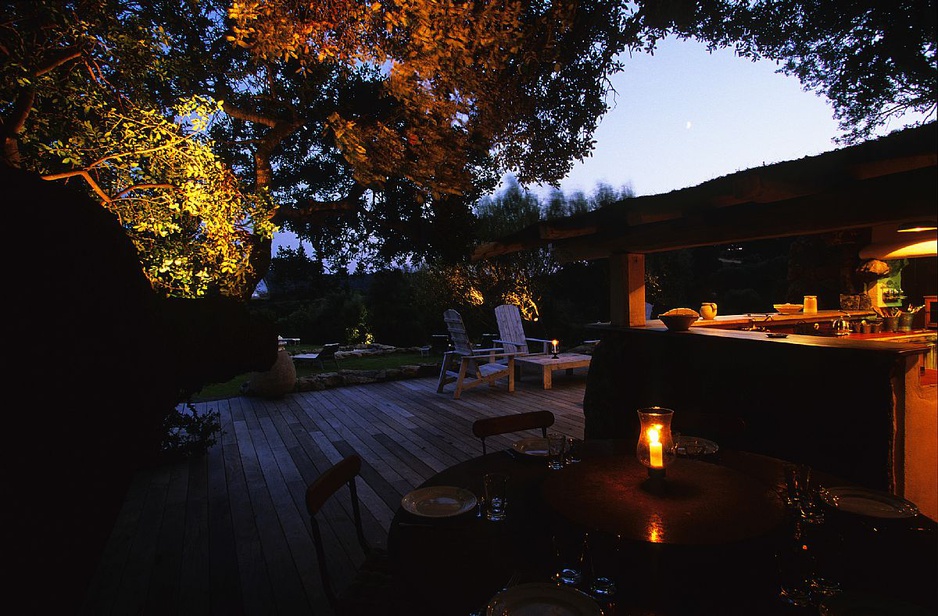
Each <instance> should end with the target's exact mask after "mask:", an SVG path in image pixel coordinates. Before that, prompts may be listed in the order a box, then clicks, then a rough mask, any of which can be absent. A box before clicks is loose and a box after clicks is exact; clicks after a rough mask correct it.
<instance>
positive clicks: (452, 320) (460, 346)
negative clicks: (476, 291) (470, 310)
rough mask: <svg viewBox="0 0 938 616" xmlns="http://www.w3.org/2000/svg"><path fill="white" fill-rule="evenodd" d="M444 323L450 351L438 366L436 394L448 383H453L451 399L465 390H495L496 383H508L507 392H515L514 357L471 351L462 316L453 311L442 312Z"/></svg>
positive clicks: (499, 352)
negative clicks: (487, 386)
mask: <svg viewBox="0 0 938 616" xmlns="http://www.w3.org/2000/svg"><path fill="white" fill-rule="evenodd" d="M443 321H445V322H446V329H447V330H448V331H449V336H450V339H451V340H452V342H453V350H452V351H447V352H445V353H444V354H443V363H442V365H441V366H440V381H439V384H438V385H437V388H436V391H437V393H441V392H442V391H443V387H444V386H446V385H447V384H448V383H452V382H454V381H455V382H456V391H455V392H454V393H453V398H454V399H457V400H458V399H459V395H460V394H461V393H462V392H463V391H465V390H466V389H471V388H473V387H476V386H478V385H482V384H483V383H487V384H488V385H489V387H495V386H496V382H497V381H499V380H501V379H508V391H514V390H515V354H514V353H505V352H504V350H503V349H499V348H490V349H474V348H473V347H472V344H471V343H470V342H469V336H468V335H467V334H466V326H465V325H464V324H463V320H462V316H461V315H460V314H459V313H458V312H457V311H455V310H446V311H445V312H443Z"/></svg>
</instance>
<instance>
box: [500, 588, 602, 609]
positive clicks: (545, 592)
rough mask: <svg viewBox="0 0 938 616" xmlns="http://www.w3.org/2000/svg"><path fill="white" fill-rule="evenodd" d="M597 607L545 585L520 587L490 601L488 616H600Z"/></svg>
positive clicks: (581, 595) (570, 591)
mask: <svg viewBox="0 0 938 616" xmlns="http://www.w3.org/2000/svg"><path fill="white" fill-rule="evenodd" d="M602 613H603V611H602V610H601V609H600V608H599V604H597V603H596V602H595V601H593V600H592V599H590V598H589V596H588V595H586V594H584V593H582V592H580V591H578V590H574V589H573V588H568V587H566V586H557V585H555V584H547V583H533V584H519V585H517V586H512V587H510V588H507V589H505V590H503V591H502V592H500V593H498V594H497V595H495V596H494V597H493V598H492V600H491V601H489V604H488V607H487V611H486V614H488V616H602Z"/></svg>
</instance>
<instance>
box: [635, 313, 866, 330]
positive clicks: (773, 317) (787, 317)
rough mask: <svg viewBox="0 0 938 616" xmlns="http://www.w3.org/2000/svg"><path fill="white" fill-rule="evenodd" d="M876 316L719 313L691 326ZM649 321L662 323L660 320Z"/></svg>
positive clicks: (777, 322)
mask: <svg viewBox="0 0 938 616" xmlns="http://www.w3.org/2000/svg"><path fill="white" fill-rule="evenodd" d="M873 316H876V313H875V312H873V311H872V310H818V311H817V312H814V313H811V314H805V313H803V312H796V313H795V314H781V313H778V312H750V313H747V314H730V315H725V316H724V315H717V317H716V318H715V319H700V320H699V321H697V322H696V323H694V324H693V325H692V326H691V327H717V328H721V327H722V328H725V327H731V328H733V327H747V326H749V325H756V326H766V325H771V324H773V323H775V324H779V323H783V324H789V325H790V324H797V323H817V322H821V321H833V320H834V319H839V318H843V317H846V318H847V319H862V318H865V317H873ZM649 323H660V321H658V320H654V321H650V322H649Z"/></svg>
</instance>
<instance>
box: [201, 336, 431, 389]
mask: <svg viewBox="0 0 938 616" xmlns="http://www.w3.org/2000/svg"><path fill="white" fill-rule="evenodd" d="M320 348H321V347H317V346H310V345H296V346H291V347H289V351H290V354H291V355H292V354H296V353H314V352H316V351H318V350H319V349H320ZM338 361H339V369H340V370H386V369H389V368H400V367H401V366H407V365H415V364H426V363H438V362H439V361H440V357H439V356H438V355H433V356H430V357H427V356H426V355H421V354H420V353H404V352H399V353H388V354H385V355H369V356H363V357H348V358H345V359H340V360H338ZM322 372H335V364H333V363H332V362H330V361H327V362H326V369H325V370H320V369H319V366H318V365H316V364H315V363H314V362H308V361H304V362H297V363H296V376H297V378H301V377H304V376H311V375H315V374H320V373H322ZM250 378H251V373H247V374H241V375H238V376H236V377H235V378H233V379H231V380H230V381H227V382H225V383H213V384H210V385H206V386H205V387H203V388H202V391H200V392H198V393H197V394H195V395H194V396H192V401H193V402H209V401H211V400H222V399H224V398H234V397H235V396H239V395H241V385H242V384H243V383H245V382H246V381H248V380H249V379H250Z"/></svg>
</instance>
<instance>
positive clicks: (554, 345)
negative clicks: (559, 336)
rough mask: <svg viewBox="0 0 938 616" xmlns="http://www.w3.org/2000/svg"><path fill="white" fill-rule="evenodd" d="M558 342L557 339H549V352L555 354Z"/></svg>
mask: <svg viewBox="0 0 938 616" xmlns="http://www.w3.org/2000/svg"><path fill="white" fill-rule="evenodd" d="M558 344H560V341H559V340H551V341H550V345H551V353H553V354H554V355H556V354H557V345H558Z"/></svg>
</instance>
